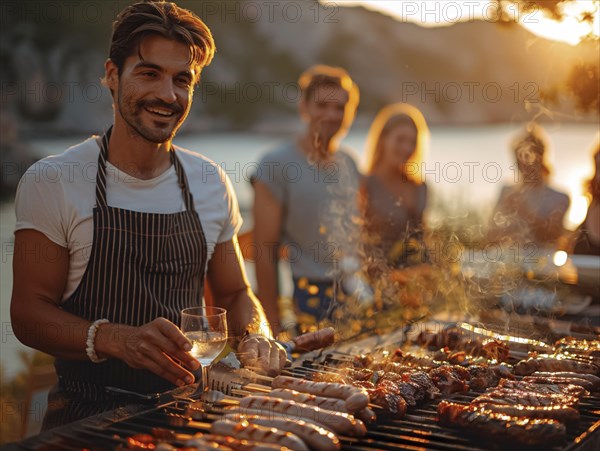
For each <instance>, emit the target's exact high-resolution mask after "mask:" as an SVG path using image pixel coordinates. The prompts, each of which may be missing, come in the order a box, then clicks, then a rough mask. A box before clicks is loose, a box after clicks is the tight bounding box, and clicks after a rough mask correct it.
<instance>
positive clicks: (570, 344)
mask: <svg viewBox="0 0 600 451" xmlns="http://www.w3.org/2000/svg"><path fill="white" fill-rule="evenodd" d="M554 350H555V351H556V352H557V353H568V354H573V355H577V356H582V357H592V358H594V359H595V360H596V359H600V340H578V339H576V338H573V337H567V338H562V339H560V340H558V341H557V342H556V343H555V344H554Z"/></svg>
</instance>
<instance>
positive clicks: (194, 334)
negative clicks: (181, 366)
mask: <svg viewBox="0 0 600 451" xmlns="http://www.w3.org/2000/svg"><path fill="white" fill-rule="evenodd" d="M181 331H182V332H183V335H185V336H186V337H187V338H188V340H190V341H191V342H192V350H191V351H190V354H191V355H192V356H194V357H195V358H196V360H198V362H200V366H201V370H202V390H203V391H207V390H208V373H207V370H208V366H209V365H210V364H211V363H212V362H213V360H215V358H216V357H217V356H218V355H219V354H220V353H221V351H223V349H224V348H225V343H226V342H227V311H226V310H225V309H223V308H219V307H190V308H185V309H183V310H182V311H181Z"/></svg>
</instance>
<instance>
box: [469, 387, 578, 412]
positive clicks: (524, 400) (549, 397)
mask: <svg viewBox="0 0 600 451" xmlns="http://www.w3.org/2000/svg"><path fill="white" fill-rule="evenodd" d="M471 403H472V404H481V403H491V404H507V405H515V404H518V405H522V406H536V407H537V406H556V405H566V406H577V404H578V403H579V399H578V398H575V397H574V396H569V395H565V394H559V395H556V394H542V393H530V392H527V391H524V390H514V389H509V388H495V389H493V390H490V391H487V392H485V393H484V394H483V395H481V396H478V397H477V398H475V399H474V400H473V401H471Z"/></svg>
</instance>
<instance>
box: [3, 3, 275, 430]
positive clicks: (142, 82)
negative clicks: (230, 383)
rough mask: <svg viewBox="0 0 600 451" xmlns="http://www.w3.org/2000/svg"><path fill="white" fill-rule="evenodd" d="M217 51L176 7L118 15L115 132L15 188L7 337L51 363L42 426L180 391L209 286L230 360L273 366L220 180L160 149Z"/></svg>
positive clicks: (188, 376) (197, 159) (134, 8)
mask: <svg viewBox="0 0 600 451" xmlns="http://www.w3.org/2000/svg"><path fill="white" fill-rule="evenodd" d="M214 52H215V45H214V41H213V38H212V35H211V32H210V30H209V29H208V28H207V27H206V25H205V24H204V23H203V22H202V21H201V20H200V19H199V18H198V17H196V16H195V15H193V14H192V13H191V12H189V11H187V10H185V9H182V8H179V7H177V6H176V5H175V4H173V3H167V2H140V3H136V4H133V5H131V6H129V7H127V8H125V9H124V10H123V11H122V12H121V13H120V15H119V16H118V17H117V19H116V21H115V23H114V25H113V34H112V39H111V45H110V55H109V59H108V60H107V61H106V63H105V79H104V82H105V84H106V86H108V88H109V89H110V92H111V94H112V97H113V105H114V123H113V126H112V127H110V128H109V129H108V130H107V131H106V133H105V134H104V135H103V136H101V137H92V138H90V139H88V140H86V141H84V142H83V143H81V144H78V145H76V146H74V147H71V148H70V149H68V150H67V151H66V152H64V153H62V154H60V155H57V156H52V157H48V158H45V159H43V160H42V161H40V162H39V163H37V164H35V165H34V166H32V167H31V168H30V169H29V170H28V171H27V173H26V174H25V175H24V176H23V178H22V180H21V182H20V186H19V190H18V194H17V198H16V215H17V225H16V232H15V245H14V251H15V254H14V262H13V264H14V287H13V295H12V301H11V316H12V324H13V328H14V331H15V334H16V336H17V337H18V338H19V340H21V341H22V342H23V343H24V344H26V345H28V346H31V347H33V348H36V349H39V350H41V351H43V352H46V353H49V354H52V355H54V356H55V357H56V369H57V374H58V378H59V382H58V385H57V386H56V387H55V388H54V389H53V390H52V391H51V393H50V396H49V406H48V412H47V415H46V418H45V421H44V428H46V429H47V428H50V427H53V426H57V425H60V424H64V423H67V422H70V421H74V420H76V419H80V418H83V417H85V416H88V415H91V414H94V413H97V412H101V411H105V410H109V409H113V408H116V407H118V406H120V405H123V404H124V403H126V402H127V401H126V400H124V399H122V398H121V397H119V396H115V395H111V394H110V393H113V392H115V390H111V389H110V387H116V388H118V389H121V390H129V391H134V392H137V393H156V392H162V391H165V390H168V389H172V388H174V387H175V386H181V385H185V384H189V383H192V382H193V381H194V376H193V373H192V372H194V371H196V370H197V369H198V366H199V363H198V362H197V361H196V359H194V358H193V357H192V355H191V354H190V352H189V351H190V350H191V348H192V347H191V343H190V341H189V340H188V339H187V338H186V337H185V336H184V335H183V334H182V332H181V330H180V329H179V328H178V325H179V323H180V314H181V310H182V309H183V308H187V307H195V306H200V305H202V303H203V290H204V281H205V278H206V279H207V280H208V281H209V282H210V286H211V291H212V293H213V296H214V298H215V303H216V305H217V306H219V307H223V308H225V309H227V312H228V323H229V331H230V337H232V338H233V341H234V342H233V343H232V345H233V346H237V350H238V351H239V352H240V354H239V355H240V359H241V360H242V363H245V362H251V363H252V364H253V365H254V366H257V367H258V368H259V369H260V370H262V371H264V372H267V373H277V372H279V371H280V370H281V368H282V367H283V365H284V364H285V361H286V354H285V350H284V349H283V347H282V346H280V345H279V344H277V343H276V342H275V341H273V340H272V339H271V338H270V334H271V331H270V330H269V328H268V325H267V324H266V318H265V315H264V312H263V309H262V306H261V305H260V303H259V301H258V300H257V299H256V297H255V296H254V294H253V293H252V291H251V289H250V288H249V285H248V282H247V280H246V276H245V274H244V270H243V266H242V265H241V264H240V261H241V260H240V257H239V254H238V253H237V252H236V243H237V232H238V230H239V228H240V225H241V218H240V213H239V209H238V204H237V200H236V196H235V193H234V192H233V189H232V186H231V183H230V181H229V180H228V178H227V177H226V176H225V174H223V173H222V172H221V170H220V168H219V166H218V165H216V164H215V163H214V162H212V161H210V160H208V159H207V158H205V157H203V156H202V155H199V154H196V153H193V152H190V151H188V150H185V149H181V148H179V147H175V146H173V145H172V144H171V140H172V139H173V137H174V136H175V133H176V132H177V130H178V129H179V127H180V126H181V124H182V123H183V121H184V120H185V118H186V116H187V115H188V113H189V110H190V106H191V104H192V95H193V90H194V85H195V84H197V83H198V82H199V79H200V72H201V70H202V69H203V67H205V66H206V65H208V64H209V63H210V61H211V59H212V58H213V55H214ZM236 338H237V339H238V340H236ZM130 402H131V401H130Z"/></svg>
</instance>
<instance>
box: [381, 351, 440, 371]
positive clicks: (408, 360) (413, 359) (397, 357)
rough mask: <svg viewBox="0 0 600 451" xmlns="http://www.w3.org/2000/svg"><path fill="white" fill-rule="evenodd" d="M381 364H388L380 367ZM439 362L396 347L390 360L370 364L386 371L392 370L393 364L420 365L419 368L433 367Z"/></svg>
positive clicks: (404, 365) (404, 366)
mask: <svg viewBox="0 0 600 451" xmlns="http://www.w3.org/2000/svg"><path fill="white" fill-rule="evenodd" d="M382 364H383V365H384V366H385V365H389V367H382ZM439 365H440V363H439V362H436V361H435V360H433V359H432V358H430V357H418V356H416V355H413V354H411V353H410V352H404V351H402V350H401V349H396V351H394V354H392V356H391V357H390V361H389V362H386V363H379V364H375V365H371V368H373V367H374V366H376V367H377V369H385V370H386V371H394V369H393V368H394V366H399V367H401V368H406V367H407V366H411V367H421V368H435V367H437V366H439Z"/></svg>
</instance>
